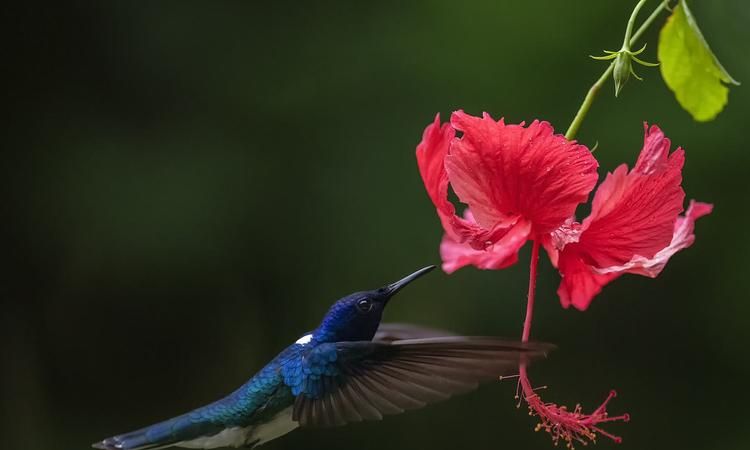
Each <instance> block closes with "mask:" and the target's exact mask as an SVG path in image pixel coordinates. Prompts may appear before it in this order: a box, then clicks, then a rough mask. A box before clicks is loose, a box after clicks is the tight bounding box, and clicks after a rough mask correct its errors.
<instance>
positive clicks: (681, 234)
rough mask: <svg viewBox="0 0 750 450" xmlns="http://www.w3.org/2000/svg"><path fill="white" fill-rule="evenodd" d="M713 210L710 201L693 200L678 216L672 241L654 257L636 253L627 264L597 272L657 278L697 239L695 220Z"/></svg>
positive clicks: (600, 269)
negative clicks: (680, 252) (679, 253)
mask: <svg viewBox="0 0 750 450" xmlns="http://www.w3.org/2000/svg"><path fill="white" fill-rule="evenodd" d="M712 210H713V205H711V204H709V203H702V202H696V201H695V200H691V201H690V205H689V206H688V209H687V212H686V213H685V215H684V216H680V217H678V218H677V220H676V221H675V223H674V234H673V236H672V242H670V244H669V245H668V246H667V247H665V248H663V249H662V250H660V251H659V252H658V253H656V255H654V257H653V258H645V257H643V256H640V255H636V256H634V257H633V259H631V260H630V261H628V263H626V264H623V265H621V266H611V267H606V268H597V269H595V270H596V272H597V273H599V274H611V273H618V272H626V273H634V274H637V275H643V276H647V277H651V278H655V277H656V276H657V275H659V274H660V273H661V271H662V270H664V266H665V265H666V264H667V262H668V261H669V258H671V257H672V255H674V254H675V253H677V252H678V251H680V250H682V249H685V248H688V247H690V246H691V245H693V242H694V241H695V234H694V233H693V230H694V229H695V221H696V220H697V219H698V218H700V217H703V216H705V215H707V214H710V213H711V211H712Z"/></svg>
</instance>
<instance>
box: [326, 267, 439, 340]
mask: <svg viewBox="0 0 750 450" xmlns="http://www.w3.org/2000/svg"><path fill="white" fill-rule="evenodd" d="M434 268H435V266H427V267H425V268H422V269H419V270H417V271H416V272H414V273H413V274H411V275H408V276H406V277H404V278H402V279H400V280H398V281H396V282H395V283H391V284H387V285H385V286H383V287H381V288H378V289H374V290H372V291H363V292H355V293H354V294H349V295H347V296H346V297H344V298H342V299H340V300H338V301H337V302H336V303H334V304H333V306H331V308H330V309H329V310H328V313H326V315H325V317H324V318H323V322H321V324H320V326H319V327H318V328H317V329H316V330H315V331H314V332H313V336H314V339H315V340H316V341H318V342H340V341H369V340H370V339H372V337H373V336H374V335H375V331H377V329H378V326H379V325H380V319H381V318H382V317H383V310H384V309H385V305H387V304H388V301H389V300H390V299H391V298H392V297H393V296H394V295H395V294H396V293H397V292H398V291H400V290H401V288H403V287H404V286H406V285H407V284H409V283H411V282H412V281H414V280H416V279H417V278H419V277H421V276H422V275H424V274H426V273H427V272H429V271H431V270H432V269H434Z"/></svg>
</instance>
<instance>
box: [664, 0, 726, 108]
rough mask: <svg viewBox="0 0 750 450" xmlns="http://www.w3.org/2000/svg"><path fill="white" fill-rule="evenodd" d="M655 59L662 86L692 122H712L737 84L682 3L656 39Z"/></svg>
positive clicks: (675, 9)
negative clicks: (689, 116)
mask: <svg viewBox="0 0 750 450" xmlns="http://www.w3.org/2000/svg"><path fill="white" fill-rule="evenodd" d="M657 53H658V57H659V61H660V62H661V75H662V77H664V82H666V83H667V86H669V88H670V89H671V90H672V91H673V92H674V94H675V97H677V101H678V102H679V103H680V105H681V106H682V107H683V108H684V109H686V110H687V111H688V112H689V113H690V114H691V115H692V116H693V119H695V120H697V121H700V122H706V121H709V120H713V119H714V118H715V117H716V115H717V114H719V112H721V110H722V109H724V105H726V104H727V98H728V96H729V88H728V87H727V86H725V85H724V84H723V83H731V84H737V85H739V84H740V83H738V82H737V81H736V80H735V79H734V78H732V77H731V76H730V75H729V73H728V72H727V71H726V69H724V67H723V66H722V65H721V63H720V62H719V60H718V59H717V58H716V55H714V53H713V52H712V51H711V48H709V46H708V43H707V42H706V39H705V38H704V37H703V34H702V33H701V30H700V29H699V28H698V24H697V23H695V19H694V18H693V15H692V14H691V13H690V9H688V6H687V3H686V2H685V0H680V3H679V4H678V5H677V6H676V7H675V8H674V11H673V12H672V15H671V16H670V17H669V18H668V19H667V22H666V23H665V24H664V27H663V28H662V29H661V34H660V35H659V49H658V52H657Z"/></svg>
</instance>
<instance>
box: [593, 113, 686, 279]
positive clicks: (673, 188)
mask: <svg viewBox="0 0 750 450" xmlns="http://www.w3.org/2000/svg"><path fill="white" fill-rule="evenodd" d="M669 146H670V142H669V139H667V138H665V137H664V133H662V131H661V130H660V129H659V128H658V127H657V126H653V127H651V129H650V130H649V129H646V135H645V138H644V145H643V149H642V150H641V153H640V156H639V158H638V161H637V163H636V165H635V167H634V169H633V170H632V171H630V172H628V171H627V166H625V165H624V164H623V165H621V166H620V167H618V168H617V169H616V170H615V171H614V172H613V173H611V174H608V175H607V177H606V179H605V180H604V182H603V183H602V184H601V186H599V188H598V189H597V191H596V193H595V194H594V200H593V203H592V208H591V215H589V217H587V218H586V219H585V220H584V221H583V227H582V233H581V235H580V240H579V244H580V251H581V252H582V254H583V255H585V259H586V260H587V263H589V264H592V265H595V266H598V267H600V268H602V267H609V266H616V265H622V264H625V263H627V262H628V261H630V260H631V259H632V258H633V257H634V256H635V255H641V256H644V257H646V258H652V257H653V256H654V255H655V254H656V253H657V252H658V251H660V250H661V249H663V248H664V247H666V246H667V245H669V242H670V240H671V239H672V231H673V226H674V223H675V220H676V219H677V216H678V215H679V213H680V212H682V202H683V200H684V197H685V193H684V191H683V190H682V186H681V183H682V166H683V164H684V162H685V154H684V151H683V150H682V149H681V148H678V149H677V150H675V151H674V152H672V154H669Z"/></svg>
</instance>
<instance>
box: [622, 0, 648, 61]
mask: <svg viewBox="0 0 750 450" xmlns="http://www.w3.org/2000/svg"><path fill="white" fill-rule="evenodd" d="M645 3H646V0H641V1H639V2H638V4H637V5H635V8H633V12H632V13H630V19H628V26H627V27H626V28H625V38H623V40H622V49H623V50H629V49H630V39H631V36H632V35H633V25H635V18H636V17H638V11H640V10H641V8H643V5H644V4H645Z"/></svg>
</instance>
